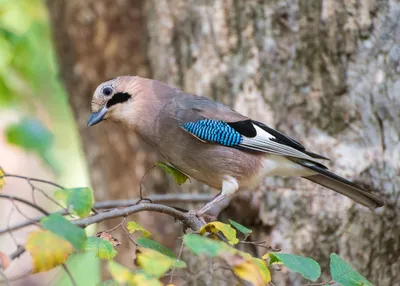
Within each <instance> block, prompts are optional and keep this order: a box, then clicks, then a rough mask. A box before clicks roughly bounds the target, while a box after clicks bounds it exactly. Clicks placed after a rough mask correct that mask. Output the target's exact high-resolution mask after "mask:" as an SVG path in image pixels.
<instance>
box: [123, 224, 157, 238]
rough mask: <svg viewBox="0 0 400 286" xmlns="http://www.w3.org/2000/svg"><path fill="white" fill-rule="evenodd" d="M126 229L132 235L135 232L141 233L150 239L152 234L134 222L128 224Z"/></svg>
mask: <svg viewBox="0 0 400 286" xmlns="http://www.w3.org/2000/svg"><path fill="white" fill-rule="evenodd" d="M126 227H127V229H128V230H129V232H130V233H134V232H135V231H141V232H142V233H143V236H144V237H149V236H150V235H151V233H150V232H149V231H148V230H147V229H145V228H143V227H142V226H141V225H140V224H138V223H136V222H134V221H130V222H128V223H127V224H126Z"/></svg>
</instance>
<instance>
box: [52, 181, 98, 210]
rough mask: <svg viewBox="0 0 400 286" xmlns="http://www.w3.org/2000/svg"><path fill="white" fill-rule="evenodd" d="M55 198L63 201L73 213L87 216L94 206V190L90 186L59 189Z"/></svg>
mask: <svg viewBox="0 0 400 286" xmlns="http://www.w3.org/2000/svg"><path fill="white" fill-rule="evenodd" d="M54 198H55V199H57V200H60V201H62V202H63V203H64V204H65V206H66V207H67V208H68V210H70V211H71V212H72V213H73V214H76V215H78V216H79V217H87V216H88V215H89V214H90V212H91V210H92V207H93V203H94V197H93V190H92V189H91V188H89V187H84V188H71V189H65V190H57V191H56V192H55V193H54Z"/></svg>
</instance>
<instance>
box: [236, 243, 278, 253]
mask: <svg viewBox="0 0 400 286" xmlns="http://www.w3.org/2000/svg"><path fill="white" fill-rule="evenodd" d="M239 243H243V244H252V245H254V246H259V247H262V248H266V249H269V250H272V251H274V252H279V251H281V249H280V248H273V247H272V246H270V245H266V243H267V242H266V241H265V240H263V241H244V240H241V241H239Z"/></svg>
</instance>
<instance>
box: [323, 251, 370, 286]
mask: <svg viewBox="0 0 400 286" xmlns="http://www.w3.org/2000/svg"><path fill="white" fill-rule="evenodd" d="M330 269H331V275H332V278H333V280H334V281H336V282H338V283H340V284H342V285H345V286H363V285H366V286H372V284H371V283H370V282H369V281H368V280H367V279H365V278H364V277H363V276H362V275H361V274H360V273H358V272H357V270H355V269H354V268H353V267H351V265H350V264H349V263H347V262H346V261H345V260H343V259H342V258H341V257H340V256H339V255H337V254H336V253H332V254H331V257H330Z"/></svg>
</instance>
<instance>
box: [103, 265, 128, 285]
mask: <svg viewBox="0 0 400 286" xmlns="http://www.w3.org/2000/svg"><path fill="white" fill-rule="evenodd" d="M108 271H109V272H110V274H111V276H112V278H113V279H114V280H115V281H116V282H117V283H119V284H121V285H132V284H133V280H134V277H133V273H132V272H131V271H129V270H128V269H127V268H125V267H124V266H122V265H120V264H118V263H117V262H114V261H109V262H108Z"/></svg>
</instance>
